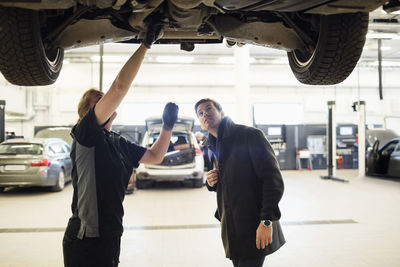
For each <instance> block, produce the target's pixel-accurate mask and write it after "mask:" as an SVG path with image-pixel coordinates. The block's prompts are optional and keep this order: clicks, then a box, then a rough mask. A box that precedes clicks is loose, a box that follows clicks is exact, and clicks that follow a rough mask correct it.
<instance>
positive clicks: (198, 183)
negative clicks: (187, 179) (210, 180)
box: [192, 178, 204, 188]
mask: <svg viewBox="0 0 400 267" xmlns="http://www.w3.org/2000/svg"><path fill="white" fill-rule="evenodd" d="M192 182H193V187H194V188H201V187H203V185H204V182H203V178H200V179H193V181H192Z"/></svg>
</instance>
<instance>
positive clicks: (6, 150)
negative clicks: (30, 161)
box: [0, 143, 43, 155]
mask: <svg viewBox="0 0 400 267" xmlns="http://www.w3.org/2000/svg"><path fill="white" fill-rule="evenodd" d="M42 153H43V146H42V145H41V144H30V143H12V144H2V145H0V154H8V155H41V154H42Z"/></svg>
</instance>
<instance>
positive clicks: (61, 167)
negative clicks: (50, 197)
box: [0, 138, 72, 192]
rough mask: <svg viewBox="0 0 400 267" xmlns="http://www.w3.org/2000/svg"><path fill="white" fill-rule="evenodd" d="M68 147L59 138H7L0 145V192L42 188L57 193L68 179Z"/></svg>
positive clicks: (69, 159) (69, 171) (70, 165)
mask: <svg viewBox="0 0 400 267" xmlns="http://www.w3.org/2000/svg"><path fill="white" fill-rule="evenodd" d="M70 150H71V148H70V146H69V145H68V144H67V143H66V142H65V141H63V140H62V139H59V138H45V139H41V138H35V139H10V140H7V141H5V142H2V143H1V144H0V192H2V191H3V190H4V188H5V187H9V186H17V187H25V186H46V187H50V188H51V190H52V191H61V190H63V189H64V185H65V183H66V182H67V181H69V180H71V170H72V163H71V158H70V157H69V154H70Z"/></svg>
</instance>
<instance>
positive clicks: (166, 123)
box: [162, 102, 179, 131]
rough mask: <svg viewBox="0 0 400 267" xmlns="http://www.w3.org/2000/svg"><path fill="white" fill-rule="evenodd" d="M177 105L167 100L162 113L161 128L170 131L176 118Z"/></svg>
mask: <svg viewBox="0 0 400 267" xmlns="http://www.w3.org/2000/svg"><path fill="white" fill-rule="evenodd" d="M178 111H179V107H178V105H177V104H175V103H172V102H169V103H167V104H166V105H165V108H164V112H163V115H162V120H163V128H164V129H165V130H167V131H171V130H172V128H174V124H175V122H176V120H177V119H178Z"/></svg>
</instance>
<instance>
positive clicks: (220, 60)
mask: <svg viewBox="0 0 400 267" xmlns="http://www.w3.org/2000/svg"><path fill="white" fill-rule="evenodd" d="M218 63H220V64H233V63H235V58H234V57H218Z"/></svg>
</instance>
